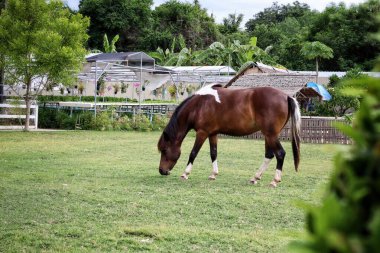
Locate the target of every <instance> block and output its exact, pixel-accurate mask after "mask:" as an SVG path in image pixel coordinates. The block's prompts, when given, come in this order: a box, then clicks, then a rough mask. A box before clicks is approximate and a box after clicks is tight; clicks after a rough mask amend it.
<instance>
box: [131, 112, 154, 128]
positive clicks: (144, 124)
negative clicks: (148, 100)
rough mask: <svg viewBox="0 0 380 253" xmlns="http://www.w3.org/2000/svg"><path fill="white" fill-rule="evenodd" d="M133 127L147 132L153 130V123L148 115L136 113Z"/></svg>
mask: <svg viewBox="0 0 380 253" xmlns="http://www.w3.org/2000/svg"><path fill="white" fill-rule="evenodd" d="M132 128H133V130H136V131H143V132H147V131H151V130H152V124H150V121H149V119H148V117H147V116H145V115H144V114H136V115H135V118H134V121H133V124H132Z"/></svg>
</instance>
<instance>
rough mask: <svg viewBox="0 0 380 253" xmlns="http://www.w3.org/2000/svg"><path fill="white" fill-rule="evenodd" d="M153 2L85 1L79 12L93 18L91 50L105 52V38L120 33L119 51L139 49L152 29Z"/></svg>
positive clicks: (80, 5) (89, 41) (127, 0)
mask: <svg viewBox="0 0 380 253" xmlns="http://www.w3.org/2000/svg"><path fill="white" fill-rule="evenodd" d="M152 4H153V1H152V0H112V1H110V0H81V1H80V2H79V13H81V14H82V15H84V16H88V17H90V19H91V23H90V28H89V31H88V34H89V35H90V39H89V40H88V47H89V48H91V49H101V48H102V47H103V36H104V34H105V33H107V34H108V35H110V36H115V35H116V34H119V36H120V40H119V42H118V43H117V45H116V46H117V51H128V50H131V49H133V50H136V48H139V47H140V44H139V43H140V38H141V37H142V36H143V35H144V34H145V31H146V29H147V28H150V27H151V21H152V10H151V6H152Z"/></svg>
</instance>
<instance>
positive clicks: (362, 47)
mask: <svg viewBox="0 0 380 253" xmlns="http://www.w3.org/2000/svg"><path fill="white" fill-rule="evenodd" d="M343 2H344V1H341V3H340V4H338V5H336V4H332V5H330V6H329V7H327V8H326V9H325V10H324V11H323V12H322V13H321V14H320V15H318V16H317V18H316V20H315V21H314V24H313V26H311V29H310V35H309V37H308V40H309V41H320V42H322V43H324V44H326V45H329V47H331V48H332V49H333V50H334V58H332V59H331V60H328V61H324V62H323V63H322V66H328V68H329V69H330V70H335V71H347V70H349V69H351V68H354V67H356V66H358V67H360V68H361V69H363V70H366V71H369V70H371V69H372V66H373V63H374V60H375V59H376V57H377V55H379V53H380V42H379V41H377V40H376V38H375V37H374V36H373V34H375V33H376V32H377V29H378V28H379V26H380V22H379V21H380V20H379V19H378V18H377V16H378V14H379V11H380V1H378V0H369V1H366V2H364V3H362V4H359V5H351V6H350V7H347V6H346V5H345V4H344V3H343Z"/></svg>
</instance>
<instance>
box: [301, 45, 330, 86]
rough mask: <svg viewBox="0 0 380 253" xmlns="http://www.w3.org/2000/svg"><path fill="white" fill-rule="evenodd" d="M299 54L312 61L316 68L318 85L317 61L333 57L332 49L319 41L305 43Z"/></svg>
mask: <svg viewBox="0 0 380 253" xmlns="http://www.w3.org/2000/svg"><path fill="white" fill-rule="evenodd" d="M301 54H302V55H304V56H305V58H306V59H309V60H314V59H315V66H316V73H317V78H316V81H317V83H318V61H319V59H321V58H322V59H331V58H333V57H334V55H333V50H332V48H330V47H328V46H326V45H325V44H323V43H321V42H319V41H313V42H305V44H304V45H303V46H302V48H301Z"/></svg>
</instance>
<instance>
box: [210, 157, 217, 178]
mask: <svg viewBox="0 0 380 253" xmlns="http://www.w3.org/2000/svg"><path fill="white" fill-rule="evenodd" d="M218 174H219V169H218V162H217V161H216V160H215V161H214V162H213V163H212V173H211V176H209V177H208V179H210V180H215V179H216V176H217V175H218Z"/></svg>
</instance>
